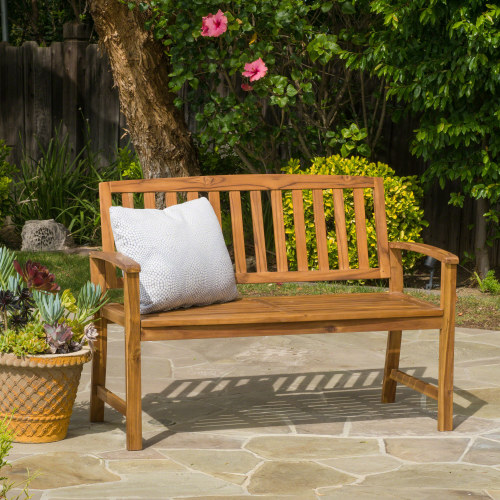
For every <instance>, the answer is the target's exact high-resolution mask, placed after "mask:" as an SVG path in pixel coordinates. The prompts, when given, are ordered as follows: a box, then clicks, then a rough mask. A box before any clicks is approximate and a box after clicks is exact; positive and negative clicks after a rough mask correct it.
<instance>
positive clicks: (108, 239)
mask: <svg viewBox="0 0 500 500" xmlns="http://www.w3.org/2000/svg"><path fill="white" fill-rule="evenodd" d="M99 203H100V206H101V208H100V210H101V234H102V250H103V251H104V252H114V251H115V242H114V239H113V231H112V229H111V219H110V217H109V208H110V207H111V190H110V189H109V183H107V182H101V183H100V184H99ZM106 281H107V283H108V286H109V287H110V288H116V287H117V285H118V282H117V279H116V272H115V267H114V266H113V265H112V264H109V263H106Z"/></svg>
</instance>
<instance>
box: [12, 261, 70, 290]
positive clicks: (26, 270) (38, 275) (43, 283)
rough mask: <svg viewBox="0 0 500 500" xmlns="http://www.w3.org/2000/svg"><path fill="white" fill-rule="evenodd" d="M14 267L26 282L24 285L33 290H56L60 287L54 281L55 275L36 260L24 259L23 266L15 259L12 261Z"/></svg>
mask: <svg viewBox="0 0 500 500" xmlns="http://www.w3.org/2000/svg"><path fill="white" fill-rule="evenodd" d="M13 265H14V269H15V270H16V271H17V272H18V273H19V274H20V276H21V277H22V278H23V280H24V281H25V282H26V286H27V287H28V288H30V289H33V290H43V291H45V292H58V291H59V290H60V289H61V287H60V286H59V285H58V284H57V283H56V282H55V276H54V275H53V274H52V273H50V272H49V270H48V269H47V268H46V267H45V266H42V265H41V264H39V263H38V262H32V261H31V260H28V261H26V264H24V267H23V266H21V264H19V262H18V261H17V260H14V262H13Z"/></svg>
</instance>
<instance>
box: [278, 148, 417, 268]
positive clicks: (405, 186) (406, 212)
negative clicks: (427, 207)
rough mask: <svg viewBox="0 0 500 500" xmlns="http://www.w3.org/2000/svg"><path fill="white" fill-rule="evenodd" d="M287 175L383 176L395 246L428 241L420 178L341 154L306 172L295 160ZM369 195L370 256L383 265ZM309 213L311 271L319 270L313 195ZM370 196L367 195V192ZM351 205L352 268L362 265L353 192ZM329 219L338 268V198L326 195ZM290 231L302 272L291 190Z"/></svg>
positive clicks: (411, 258) (410, 258) (409, 257)
mask: <svg viewBox="0 0 500 500" xmlns="http://www.w3.org/2000/svg"><path fill="white" fill-rule="evenodd" d="M283 172H284V173H287V174H318V175H353V176H354V175H365V176H370V177H383V178H384V188H385V204H386V212H387V232H388V236H389V241H396V240H397V241H422V240H421V238H420V233H421V231H422V229H423V228H424V227H425V226H427V222H426V221H425V220H424V219H423V216H424V211H423V209H422V208H420V201H421V199H422V195H423V191H422V189H421V187H420V185H419V183H418V180H417V178H416V177H414V176H413V177H398V176H397V175H395V172H394V170H393V169H392V168H390V167H389V166H388V165H386V164H385V163H373V162H369V161H368V160H367V159H366V158H360V157H352V158H342V157H341V156H338V155H335V156H330V157H327V158H324V157H321V158H315V159H314V160H313V161H312V163H311V165H310V166H309V167H305V168H304V167H301V165H300V162H299V161H298V160H291V161H290V162H289V163H288V165H287V166H286V167H284V168H283ZM365 191H368V192H369V193H368V196H365V212H366V219H367V228H366V231H367V238H368V255H369V260H370V266H372V267H375V266H376V265H377V237H376V233H375V221H374V218H373V196H372V192H371V190H365ZM303 194H304V196H303V198H304V212H305V224H306V245H307V251H308V256H309V267H310V268H315V269H317V268H318V254H317V249H316V235H315V225H314V214H313V200H312V191H310V190H307V191H304V193H303ZM365 194H366V193H365ZM344 201H345V206H346V226H347V238H348V249H349V262H350V265H351V267H356V266H357V261H358V257H357V249H356V227H355V217H354V201H353V192H352V190H344ZM323 202H324V206H325V217H326V220H327V241H328V253H329V259H330V268H331V269H336V268H338V254H337V239H336V235H335V224H334V218H333V215H334V213H333V197H332V195H331V193H330V195H328V194H327V193H326V192H324V194H323ZM283 208H284V220H285V232H286V236H287V254H288V259H289V262H290V268H291V269H297V257H296V252H295V232H294V229H293V226H294V223H293V205H292V194H291V192H290V191H288V192H286V193H285V196H284V200H283ZM417 259H418V255H416V254H414V253H405V255H403V264H404V265H405V267H406V269H408V268H411V267H413V266H414V265H415V263H416V261H417Z"/></svg>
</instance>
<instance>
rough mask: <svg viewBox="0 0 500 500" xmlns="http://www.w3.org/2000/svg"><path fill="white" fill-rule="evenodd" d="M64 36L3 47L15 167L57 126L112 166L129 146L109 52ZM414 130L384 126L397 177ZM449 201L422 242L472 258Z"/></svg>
mask: <svg viewBox="0 0 500 500" xmlns="http://www.w3.org/2000/svg"><path fill="white" fill-rule="evenodd" d="M64 38H65V39H64V41H63V42H56V43H53V44H52V45H51V46H50V47H39V46H38V45H37V44H36V43H35V42H26V43H25V44H24V45H23V46H22V47H12V46H10V45H8V44H6V43H0V139H4V140H6V142H7V144H8V145H10V146H12V147H13V152H12V155H11V160H12V161H13V162H15V163H19V161H20V159H21V157H22V151H23V148H24V149H25V151H26V153H27V154H28V155H30V156H31V157H34V158H37V157H38V156H39V148H38V142H39V143H40V144H41V145H42V146H43V147H45V146H46V145H47V143H48V141H49V140H50V138H51V137H52V136H53V134H54V129H55V128H56V127H58V126H61V127H62V133H63V134H66V133H67V134H68V135H69V142H70V144H71V145H72V146H73V147H74V149H75V150H76V151H79V150H80V149H81V148H82V146H83V144H84V140H85V131H86V130H89V132H90V140H91V144H92V149H93V151H94V152H95V153H96V154H97V155H98V157H99V158H100V160H101V161H102V162H103V163H105V162H109V161H112V160H113V159H114V157H115V154H114V153H115V151H116V148H117V147H118V146H123V145H124V144H125V143H126V142H128V139H129V138H128V136H127V135H126V130H125V129H126V124H125V119H124V117H123V115H122V114H121V113H120V104H119V98H118V91H117V89H116V88H115V87H114V86H113V77H112V74H111V71H110V67H109V62H108V60H107V57H106V55H105V54H103V53H102V52H101V51H100V50H99V48H98V46H97V45H95V44H89V43H88V39H89V34H88V33H87V32H86V31H85V27H84V26H82V25H72V24H67V25H65V26H64ZM186 121H187V123H188V124H189V126H190V128H193V127H194V117H193V115H192V114H189V113H187V112H186ZM85 122H87V124H88V127H87V126H86V123H85ZM412 129H413V125H412V123H411V121H410V120H407V121H403V122H402V123H400V124H398V125H393V124H390V123H388V124H387V126H386V128H385V133H384V137H385V148H384V149H385V151H386V157H385V158H384V159H383V160H384V161H387V162H388V163H389V165H391V166H392V167H393V168H394V169H395V170H396V172H397V173H398V175H415V174H416V175H420V174H421V173H422V172H423V170H424V165H423V164H422V163H421V162H419V161H418V160H416V159H415V158H413V157H412V156H411V155H410V154H409V152H408V151H409V140H410V137H411V135H412ZM448 199H449V193H448V192H443V191H441V189H440V188H439V186H437V185H436V186H434V187H433V188H432V189H431V190H430V192H428V193H427V194H426V197H425V202H424V208H425V216H426V219H427V220H428V221H429V223H430V226H429V228H427V229H426V230H425V233H424V238H425V240H426V242H428V243H431V244H435V245H438V246H441V247H443V248H446V249H448V250H450V251H452V252H455V253H458V254H459V255H460V256H463V255H464V252H469V253H474V234H473V230H471V229H470V226H471V225H472V224H473V223H474V206H473V203H472V202H468V203H466V204H465V206H464V208H463V209H458V208H456V207H450V206H449V205H448V203H447V202H448ZM490 255H491V261H492V265H494V266H500V242H497V243H495V245H494V247H493V248H492V249H491V253H490Z"/></svg>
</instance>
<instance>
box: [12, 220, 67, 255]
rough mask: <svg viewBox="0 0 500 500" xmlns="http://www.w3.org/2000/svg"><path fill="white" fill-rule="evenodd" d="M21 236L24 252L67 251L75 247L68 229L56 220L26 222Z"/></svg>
mask: <svg viewBox="0 0 500 500" xmlns="http://www.w3.org/2000/svg"><path fill="white" fill-rule="evenodd" d="M21 236H22V239H23V244H22V247H21V250H22V251H28V252H30V251H31V252H43V251H48V250H66V249H67V248H70V247H72V246H74V243H73V238H72V236H71V234H70V232H69V231H68V229H67V228H66V227H65V226H64V225H63V224H60V223H59V222H56V221H55V220H54V219H49V220H28V221H26V222H25V224H24V226H23V230H22V232H21Z"/></svg>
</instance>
